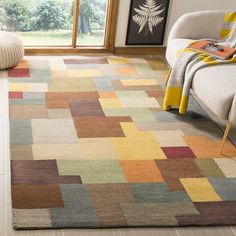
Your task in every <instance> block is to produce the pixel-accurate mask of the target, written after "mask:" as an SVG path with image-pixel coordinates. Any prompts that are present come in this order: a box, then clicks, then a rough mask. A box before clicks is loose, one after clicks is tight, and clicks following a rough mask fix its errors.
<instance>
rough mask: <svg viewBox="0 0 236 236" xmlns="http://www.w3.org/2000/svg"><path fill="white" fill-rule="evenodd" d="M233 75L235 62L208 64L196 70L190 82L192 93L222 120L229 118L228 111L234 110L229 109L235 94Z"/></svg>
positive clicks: (235, 80)
mask: <svg viewBox="0 0 236 236" xmlns="http://www.w3.org/2000/svg"><path fill="white" fill-rule="evenodd" d="M235 75H236V64H227V65H217V66H209V67H205V68H202V69H200V70H199V71H197V73H196V74H195V76H194V79H193V82H192V89H193V91H194V93H195V94H196V95H197V96H198V97H199V98H200V100H201V101H202V102H203V103H204V104H206V106H207V107H208V108H209V109H210V110H211V111H212V112H213V113H215V114H216V115H217V116H218V117H219V118H221V119H223V120H227V119H228V118H229V117H228V116H229V113H230V112H231V113H232V112H236V111H232V110H231V109H232V104H233V100H234V97H235V95H236V77H235ZM232 117H233V115H232ZM232 121H233V122H234V123H235V122H236V120H235V121H234V120H232Z"/></svg>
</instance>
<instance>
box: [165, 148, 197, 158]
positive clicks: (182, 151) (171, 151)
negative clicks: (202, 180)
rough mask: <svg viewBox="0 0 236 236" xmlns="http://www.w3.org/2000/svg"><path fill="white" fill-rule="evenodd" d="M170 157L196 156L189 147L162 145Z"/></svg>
mask: <svg viewBox="0 0 236 236" xmlns="http://www.w3.org/2000/svg"><path fill="white" fill-rule="evenodd" d="M162 150H163V152H164V153H165V155H166V156H167V158H168V159H178V158H196V156H195V155H194V153H193V151H192V150H191V149H190V148H189V147H162Z"/></svg>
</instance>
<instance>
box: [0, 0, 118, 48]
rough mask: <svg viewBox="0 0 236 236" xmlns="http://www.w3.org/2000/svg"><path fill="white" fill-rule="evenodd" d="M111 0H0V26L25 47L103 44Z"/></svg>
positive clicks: (0, 28) (101, 45)
mask: <svg viewBox="0 0 236 236" xmlns="http://www.w3.org/2000/svg"><path fill="white" fill-rule="evenodd" d="M112 1H113V0H0V30H6V31H13V32H16V33H17V34H18V35H19V36H20V38H21V39H22V41H23V43H24V45H25V46H29V47H33V46H37V47H41V46H42V47H74V48H75V47H84V46H86V47H89V46H100V47H103V46H105V41H106V40H107V38H106V36H107V34H106V30H107V29H106V26H107V25H108V24H107V21H108V15H110V14H109V10H110V9H109V7H111V5H112V4H111V2H112ZM115 1H116V0H115Z"/></svg>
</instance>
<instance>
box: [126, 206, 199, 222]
mask: <svg viewBox="0 0 236 236" xmlns="http://www.w3.org/2000/svg"><path fill="white" fill-rule="evenodd" d="M121 208H122V211H123V212H124V215H125V218H126V219H127V222H128V225H133V226H141V225H148V226H158V225H160V226H176V225H178V222H177V219H176V216H177V215H190V214H191V215H198V211H197V210H196V208H195V207H194V205H193V204H192V203H190V202H184V203H181V202H178V203H175V202H173V203H171V202H168V203H161V202H160V203H121Z"/></svg>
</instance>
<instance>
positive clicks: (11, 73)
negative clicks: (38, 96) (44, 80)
mask: <svg viewBox="0 0 236 236" xmlns="http://www.w3.org/2000/svg"><path fill="white" fill-rule="evenodd" d="M8 77H19V78H22V77H24V78H26V77H30V71H29V69H27V68H19V69H18V68H17V69H16V68H13V69H9V70H8Z"/></svg>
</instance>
